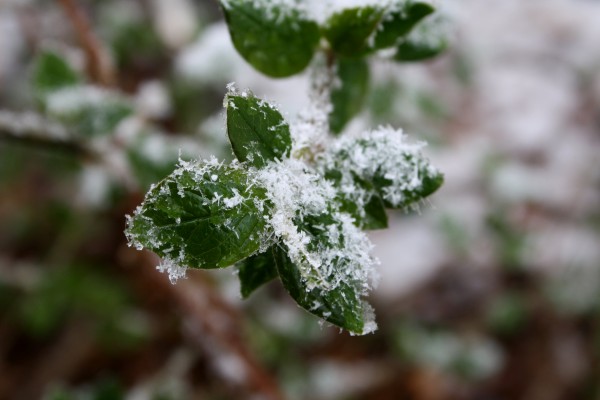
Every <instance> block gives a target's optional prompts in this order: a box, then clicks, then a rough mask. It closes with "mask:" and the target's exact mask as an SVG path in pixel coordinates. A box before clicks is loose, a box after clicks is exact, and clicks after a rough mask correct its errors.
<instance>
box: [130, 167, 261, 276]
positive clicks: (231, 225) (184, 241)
mask: <svg viewBox="0 0 600 400" xmlns="http://www.w3.org/2000/svg"><path fill="white" fill-rule="evenodd" d="M264 198H265V193H264V190H263V189H261V188H260V187H259V186H257V185H256V184H255V182H254V181H252V179H251V177H250V176H249V173H248V172H247V171H246V170H244V169H243V168H241V167H240V166H239V165H230V166H225V165H222V164H219V163H218V162H216V160H215V159H213V160H211V161H206V162H197V163H187V162H181V165H180V167H179V168H178V169H176V170H175V171H174V172H173V173H172V174H171V175H170V176H169V177H167V178H166V179H164V180H163V181H161V182H160V183H159V184H158V185H157V186H155V187H153V188H152V189H151V190H150V192H148V194H147V195H146V199H145V200H144V202H143V203H142V205H141V206H140V207H138V209H137V210H136V211H135V214H134V215H133V217H130V218H128V223H127V231H126V233H127V236H128V238H129V242H130V243H131V244H133V245H135V246H136V247H137V248H148V249H150V250H152V251H154V252H155V253H157V254H158V255H159V256H161V257H163V258H165V259H167V260H171V261H172V262H174V263H175V264H176V265H181V266H188V267H192V268H222V267H227V266H229V265H232V264H233V263H235V262H237V261H240V260H242V259H244V258H246V257H248V256H250V255H252V254H254V253H256V252H257V251H259V250H260V249H261V247H262V248H263V249H264V248H266V246H267V245H266V244H265V243H266V242H267V239H266V238H267V236H268V235H269V228H268V226H267V224H266V221H265V218H264V217H263V212H265V210H264V207H265V204H264V200H263V199H264Z"/></svg>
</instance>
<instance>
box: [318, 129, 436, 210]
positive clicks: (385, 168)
mask: <svg viewBox="0 0 600 400" xmlns="http://www.w3.org/2000/svg"><path fill="white" fill-rule="evenodd" d="M423 147H424V144H423V143H410V142H408V141H407V140H406V139H405V138H404V136H403V135H402V132H400V131H396V130H394V129H392V128H389V127H382V128H379V129H378V130H375V131H373V132H369V133H367V134H365V135H363V136H361V137H359V138H343V139H340V140H339V141H338V142H337V143H336V144H335V145H334V146H332V148H330V149H329V150H328V152H327V153H325V154H324V155H323V156H322V157H321V159H320V160H319V165H320V168H321V169H322V171H323V172H322V173H323V174H324V175H325V176H326V177H327V178H328V179H330V180H332V181H333V182H335V184H336V186H338V187H339V188H340V192H341V196H342V202H343V203H345V204H347V203H354V204H356V205H357V208H356V212H357V213H358V215H356V217H357V219H358V220H359V221H360V220H361V219H363V218H365V217H366V212H364V210H365V208H366V205H368V204H370V203H371V202H372V197H373V196H374V195H377V196H380V197H381V199H382V200H383V202H384V204H385V206H386V207H390V208H406V207H409V206H414V205H415V203H416V202H418V201H419V200H421V199H423V198H424V197H426V196H428V195H430V194H432V193H433V192H435V191H436V190H437V189H438V188H439V187H440V186H441V184H442V182H443V175H442V174H441V173H440V172H439V171H438V170H437V169H436V168H434V167H433V166H432V165H431V164H430V163H429V161H428V160H427V159H426V158H425V157H423V155H422V154H421V149H422V148H423ZM365 182H368V183H369V184H371V185H372V186H369V185H368V184H367V185H365ZM371 188H372V189H371ZM363 212H364V213H363Z"/></svg>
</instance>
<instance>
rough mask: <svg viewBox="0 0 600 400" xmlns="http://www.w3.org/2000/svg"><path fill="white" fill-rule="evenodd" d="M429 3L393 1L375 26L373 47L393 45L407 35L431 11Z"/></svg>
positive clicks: (432, 9)
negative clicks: (376, 26)
mask: <svg viewBox="0 0 600 400" xmlns="http://www.w3.org/2000/svg"><path fill="white" fill-rule="evenodd" d="M434 11H435V9H434V8H433V6H431V4H428V3H422V2H415V1H404V0H403V1H395V2H394V3H393V4H392V5H390V7H389V8H388V9H387V10H386V13H385V15H384V16H383V18H382V19H381V24H380V25H379V27H378V28H377V32H376V34H375V39H374V42H373V48H375V49H383V48H386V47H392V46H395V45H396V44H397V43H398V41H399V40H400V38H401V37H403V36H405V35H407V34H408V33H409V32H410V31H411V30H412V29H413V28H414V27H415V25H417V24H418V23H419V22H420V21H421V20H422V19H423V18H425V17H427V16H428V15H430V14H431V13H433V12H434Z"/></svg>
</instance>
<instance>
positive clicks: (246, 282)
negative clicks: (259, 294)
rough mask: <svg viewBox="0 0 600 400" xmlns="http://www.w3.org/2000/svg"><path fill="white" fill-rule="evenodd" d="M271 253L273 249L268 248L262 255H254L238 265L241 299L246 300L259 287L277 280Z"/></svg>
mask: <svg viewBox="0 0 600 400" xmlns="http://www.w3.org/2000/svg"><path fill="white" fill-rule="evenodd" d="M273 251H274V249H273V248H269V249H267V251H265V252H264V253H260V254H255V255H253V256H251V257H248V258H246V259H245V260H243V261H240V262H239V263H238V277H239V278H240V291H241V293H242V297H243V298H247V297H248V296H250V294H252V292H254V291H255V290H256V289H258V288H259V287H260V286H262V285H264V284H265V283H267V282H270V281H272V280H273V279H275V278H277V276H278V274H277V266H276V265H275V258H274V254H273Z"/></svg>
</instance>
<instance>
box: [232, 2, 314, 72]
mask: <svg viewBox="0 0 600 400" xmlns="http://www.w3.org/2000/svg"><path fill="white" fill-rule="evenodd" d="M221 4H222V6H223V11H224V13H225V20H226V21H227V25H228V27H229V33H230V35H231V40H232V42H233V45H234V46H235V48H236V49H237V51H238V52H239V53H240V54H241V55H242V57H244V58H245V59H246V61H248V62H249V63H250V64H251V65H252V66H253V67H254V68H256V69H257V70H259V71H260V72H262V73H264V74H266V75H269V76H272V77H285V76H290V75H294V74H297V73H298V72H300V71H302V70H303V69H304V68H306V66H307V65H308V63H309V62H310V60H311V59H312V57H313V54H314V52H315V49H316V47H317V45H318V43H319V39H320V34H319V26H318V25H317V23H316V22H314V21H312V20H310V19H309V18H308V17H307V16H305V15H304V14H303V13H302V12H301V11H300V10H299V9H297V8H295V7H294V6H293V5H292V4H285V5H282V4H281V2H277V1H271V0H256V1H247V0H221Z"/></svg>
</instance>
